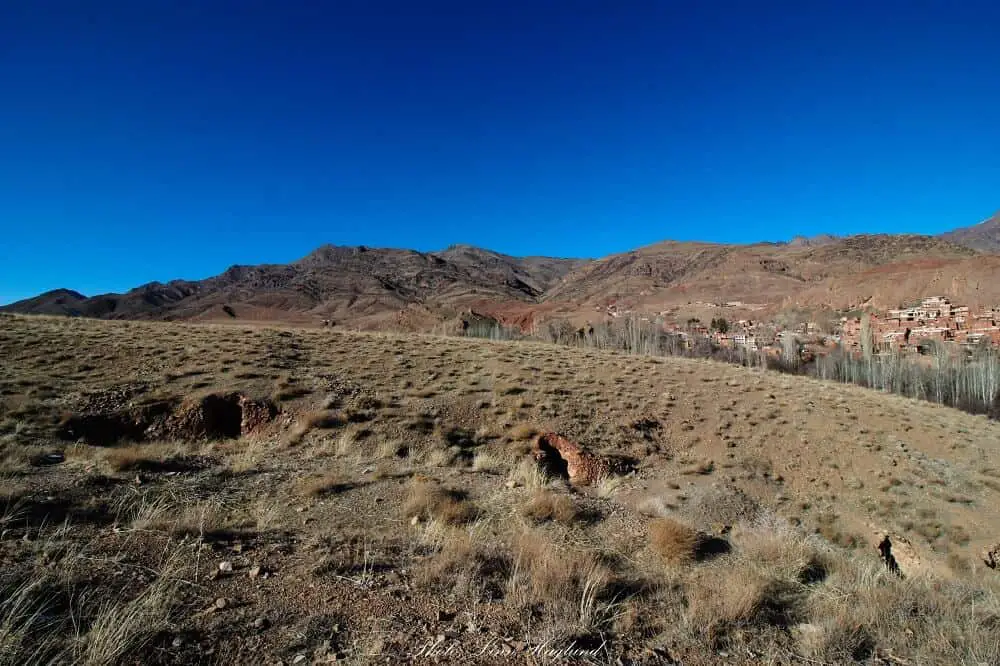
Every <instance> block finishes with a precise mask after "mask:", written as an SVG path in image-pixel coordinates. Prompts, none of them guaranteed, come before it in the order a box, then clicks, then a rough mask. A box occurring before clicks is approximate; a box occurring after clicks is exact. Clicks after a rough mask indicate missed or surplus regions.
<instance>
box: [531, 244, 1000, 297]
mask: <svg viewBox="0 0 1000 666" xmlns="http://www.w3.org/2000/svg"><path fill="white" fill-rule="evenodd" d="M975 254H976V253H975V252H974V251H973V250H970V249H968V248H965V247H961V246H958V245H954V244H952V243H949V242H947V241H942V240H939V239H936V238H933V237H930V236H889V235H881V236H852V237H848V238H840V239H834V240H828V241H827V242H822V243H816V244H784V243H781V244H778V243H760V244H756V245H745V246H740V245H715V244H708V243H677V242H668V243H658V244H656V245H650V246H647V247H644V248H640V249H638V250H634V251H632V252H628V253H625V254H619V255H613V256H611V257H607V258H604V259H601V260H598V261H595V262H593V263H590V264H586V265H584V266H582V267H580V268H577V269H576V270H574V271H572V272H571V273H569V274H568V275H567V276H566V278H565V279H564V280H563V282H562V284H561V285H559V286H558V287H556V288H554V289H552V290H551V291H549V292H548V293H547V294H546V300H551V301H563V302H576V303H588V304H589V303H594V304H600V303H604V302H608V301H614V300H621V301H624V302H625V303H627V304H629V305H634V306H638V307H644V308H651V309H660V308H663V307H667V306H671V305H681V304H684V303H687V302H689V301H694V300H700V301H707V302H725V301H744V302H749V303H768V304H774V305H779V304H781V305H792V304H802V305H833V304H835V303H834V302H836V304H837V305H840V306H843V305H844V304H847V305H852V304H855V303H858V302H860V301H861V300H864V299H865V298H867V297H868V295H869V294H868V293H867V291H868V290H869V289H871V288H873V285H869V284H860V285H855V284H853V282H852V281H853V279H854V276H855V275H856V274H858V273H859V272H862V271H867V270H871V269H873V268H875V267H886V266H894V265H897V266H901V267H903V266H905V270H908V271H915V272H917V273H920V272H921V271H925V270H926V268H925V267H924V266H922V265H921V264H920V263H918V262H919V261H927V262H934V266H935V267H937V266H940V265H943V266H949V265H953V264H954V265H955V266H957V267H958V268H959V270H963V271H972V275H973V276H975V275H976V273H975V271H977V270H978V266H979V264H977V263H973V262H971V261H966V260H968V258H969V257H971V256H974V255H975ZM963 262H964V263H963ZM972 279H975V277H973V278H972ZM927 281H928V282H929V278H928V280H927ZM830 284H836V285H837V290H836V292H833V293H831V291H830V289H829V288H828V286H829V285H830ZM922 293H923V292H914V293H913V294H911V295H909V296H908V298H914V297H919V296H920V295H922ZM935 293H937V292H935ZM990 293H996V295H997V296H998V297H1000V286H998V287H997V288H996V289H995V290H992V289H991V290H990ZM803 294H808V295H809V296H808V297H806V296H803ZM821 295H822V297H820V296H821Z"/></svg>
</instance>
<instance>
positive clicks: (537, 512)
mask: <svg viewBox="0 0 1000 666" xmlns="http://www.w3.org/2000/svg"><path fill="white" fill-rule="evenodd" d="M521 515H523V516H525V517H526V518H529V519H531V520H533V521H535V522H545V521H548V520H554V521H556V522H558V523H562V524H564V525H569V524H572V523H573V522H574V521H575V520H576V518H577V509H576V505H575V504H574V503H573V498H571V497H569V496H568V495H563V494H559V493H555V492H552V491H551V490H537V491H535V493H534V494H533V495H532V497H531V500H529V502H528V503H527V504H526V505H524V508H523V509H521Z"/></svg>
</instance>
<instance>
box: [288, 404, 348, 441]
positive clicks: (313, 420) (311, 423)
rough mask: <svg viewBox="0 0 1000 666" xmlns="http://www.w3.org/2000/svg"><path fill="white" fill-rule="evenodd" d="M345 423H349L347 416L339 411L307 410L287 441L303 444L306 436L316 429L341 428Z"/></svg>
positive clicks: (289, 434)
mask: <svg viewBox="0 0 1000 666" xmlns="http://www.w3.org/2000/svg"><path fill="white" fill-rule="evenodd" d="M345 423H347V417H345V416H344V415H343V414H341V413H340V412H337V411H333V410H330V409H321V410H318V411H314V412H307V413H305V414H303V415H302V416H301V417H300V418H299V420H298V422H297V423H296V424H295V427H294V428H292V430H291V431H290V432H289V433H288V438H287V439H286V440H285V441H286V443H287V444H288V445H289V446H296V445H298V444H301V443H302V440H303V439H305V436H306V435H308V434H309V433H310V432H311V431H313V430H315V429H323V430H329V429H332V428H339V427H341V426H343V425H344V424H345Z"/></svg>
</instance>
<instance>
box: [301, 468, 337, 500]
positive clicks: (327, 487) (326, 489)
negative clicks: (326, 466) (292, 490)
mask: <svg viewBox="0 0 1000 666" xmlns="http://www.w3.org/2000/svg"><path fill="white" fill-rule="evenodd" d="M349 486H350V484H349V483H347V482H346V481H345V480H344V476H343V474H341V473H340V472H326V473H325V474H320V475H318V476H310V477H306V478H304V479H302V480H301V481H300V482H299V484H298V488H297V490H298V492H299V493H300V494H302V495H308V496H309V497H322V496H324V495H333V494H336V493H339V492H342V491H343V490H346V489H347V488H348V487H349Z"/></svg>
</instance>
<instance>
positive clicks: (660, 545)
mask: <svg viewBox="0 0 1000 666" xmlns="http://www.w3.org/2000/svg"><path fill="white" fill-rule="evenodd" d="M701 541H702V536H701V534H700V533H699V532H698V530H696V529H694V528H693V527H690V526H689V525H685V524H684V523H681V522H680V521H677V520H674V519H673V518H657V519H655V520H651V521H650V522H649V545H650V546H651V547H652V549H653V550H654V551H655V552H656V553H657V554H658V555H659V556H660V557H662V558H663V559H664V560H666V561H667V562H668V563H670V564H686V563H688V562H691V561H693V560H694V559H695V558H696V556H697V554H698V547H699V544H700V543H701Z"/></svg>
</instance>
